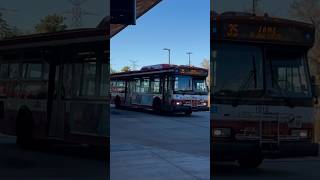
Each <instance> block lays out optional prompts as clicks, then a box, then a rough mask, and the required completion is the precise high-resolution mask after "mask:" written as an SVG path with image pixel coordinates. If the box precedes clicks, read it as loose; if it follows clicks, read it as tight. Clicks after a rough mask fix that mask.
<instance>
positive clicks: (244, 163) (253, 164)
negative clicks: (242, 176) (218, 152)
mask: <svg viewBox="0 0 320 180" xmlns="http://www.w3.org/2000/svg"><path fill="white" fill-rule="evenodd" d="M262 162H263V158H262V157H261V156H252V157H247V158H240V159H239V160H238V164H239V165H240V167H243V168H250V169H252V168H258V167H259V166H260V165H261V163H262Z"/></svg>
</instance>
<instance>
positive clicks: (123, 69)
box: [121, 66, 131, 72]
mask: <svg viewBox="0 0 320 180" xmlns="http://www.w3.org/2000/svg"><path fill="white" fill-rule="evenodd" d="M129 71H131V67H130V66H124V67H123V68H121V72H129Z"/></svg>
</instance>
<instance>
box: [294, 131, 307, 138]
mask: <svg viewBox="0 0 320 180" xmlns="http://www.w3.org/2000/svg"><path fill="white" fill-rule="evenodd" d="M291 135H293V136H296V137H301V138H307V137H308V130H306V129H295V130H291Z"/></svg>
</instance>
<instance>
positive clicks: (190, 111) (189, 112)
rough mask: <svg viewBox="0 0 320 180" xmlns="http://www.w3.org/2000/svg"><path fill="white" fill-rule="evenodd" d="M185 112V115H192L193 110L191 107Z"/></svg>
mask: <svg viewBox="0 0 320 180" xmlns="http://www.w3.org/2000/svg"><path fill="white" fill-rule="evenodd" d="M184 114H185V115H187V116H191V114H192V110H191V109H189V110H188V111H185V112H184Z"/></svg>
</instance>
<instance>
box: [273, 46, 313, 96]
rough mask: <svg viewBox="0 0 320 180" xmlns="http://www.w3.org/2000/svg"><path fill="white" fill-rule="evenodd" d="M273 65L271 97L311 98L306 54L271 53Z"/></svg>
mask: <svg viewBox="0 0 320 180" xmlns="http://www.w3.org/2000/svg"><path fill="white" fill-rule="evenodd" d="M267 58H268V59H269V61H270V63H271V70H272V73H271V83H270V86H271V87H270V88H268V89H269V90H268V92H269V93H270V95H271V96H285V97H297V98H299V97H310V96H311V85H310V81H309V78H308V73H307V72H308V69H307V62H306V61H307V60H306V57H305V54H304V53H286V54H285V55H284V54H283V53H282V54H280V53H279V52H269V54H267Z"/></svg>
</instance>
